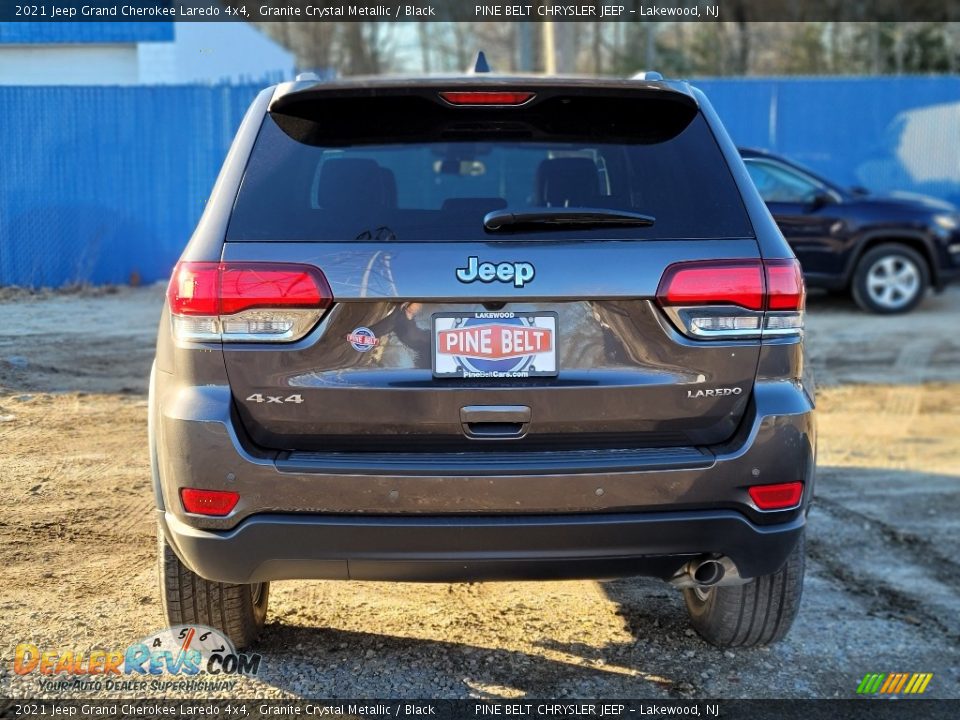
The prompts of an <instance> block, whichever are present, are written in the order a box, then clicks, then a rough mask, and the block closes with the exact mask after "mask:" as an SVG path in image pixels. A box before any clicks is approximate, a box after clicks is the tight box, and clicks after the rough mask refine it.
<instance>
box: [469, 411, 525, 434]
mask: <svg viewBox="0 0 960 720" xmlns="http://www.w3.org/2000/svg"><path fill="white" fill-rule="evenodd" d="M460 423H461V424H462V425H463V434H464V435H466V436H467V437H470V438H476V439H480V440H482V439H488V440H497V439H506V438H521V437H523V436H524V435H525V434H526V432H527V425H529V423H530V408H528V407H527V406H526V405H468V406H466V407H462V408H460Z"/></svg>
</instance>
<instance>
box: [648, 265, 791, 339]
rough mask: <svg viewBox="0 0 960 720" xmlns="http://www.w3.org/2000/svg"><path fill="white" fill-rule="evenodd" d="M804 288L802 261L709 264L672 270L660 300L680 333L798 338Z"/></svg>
mask: <svg viewBox="0 0 960 720" xmlns="http://www.w3.org/2000/svg"><path fill="white" fill-rule="evenodd" d="M804 297H805V295H804V285H803V275H802V273H801V271H800V265H799V263H798V262H797V261H796V260H767V261H762V260H707V261H695V262H685V263H676V264H674V265H671V266H670V267H668V268H667V270H666V272H664V274H663V277H662V279H661V280H660V287H659V288H658V289H657V301H658V302H659V304H660V306H661V307H662V308H663V309H664V311H665V312H666V313H667V314H668V315H669V316H670V318H671V319H672V320H673V321H674V323H675V324H676V325H677V327H678V328H679V329H681V330H682V331H683V332H684V333H686V334H687V335H689V336H691V337H695V338H701V339H721V338H726V339H730V338H733V339H747V338H758V337H767V336H777V335H796V334H798V333H799V332H800V331H801V330H802V329H803V308H804Z"/></svg>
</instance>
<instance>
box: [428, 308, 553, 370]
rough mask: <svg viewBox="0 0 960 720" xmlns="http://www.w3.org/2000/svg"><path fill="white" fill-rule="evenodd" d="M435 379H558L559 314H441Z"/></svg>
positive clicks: (436, 332)
mask: <svg viewBox="0 0 960 720" xmlns="http://www.w3.org/2000/svg"><path fill="white" fill-rule="evenodd" d="M433 374H434V377H458V378H525V377H544V376H546V377H550V376H553V375H556V374H557V314H556V313H553V312H476V313H438V314H436V315H434V316H433Z"/></svg>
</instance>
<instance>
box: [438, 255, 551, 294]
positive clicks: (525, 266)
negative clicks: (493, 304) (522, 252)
mask: <svg viewBox="0 0 960 720" xmlns="http://www.w3.org/2000/svg"><path fill="white" fill-rule="evenodd" d="M534 275H536V270H534V268H533V265H532V264H531V263H528V262H512V263H511V262H502V263H496V264H494V263H491V262H485V263H482V262H480V258H478V257H477V256H476V255H471V256H470V257H468V258H467V266H466V267H465V268H457V280H459V281H460V282H462V283H472V282H473V281H474V280H479V281H480V282H485V283H489V282H493V281H494V280H498V281H500V282H512V283H513V284H514V286H515V287H518V288H519V287H523V286H524V285H525V284H526V283H528V282H530V281H531V280H533V276H534Z"/></svg>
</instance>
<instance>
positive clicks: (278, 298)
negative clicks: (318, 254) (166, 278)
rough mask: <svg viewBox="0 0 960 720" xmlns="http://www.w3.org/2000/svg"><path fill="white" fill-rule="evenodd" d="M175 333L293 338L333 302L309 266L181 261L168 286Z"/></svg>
mask: <svg viewBox="0 0 960 720" xmlns="http://www.w3.org/2000/svg"><path fill="white" fill-rule="evenodd" d="M167 301H168V304H169V306H170V314H171V317H172V319H173V332H174V336H175V337H176V338H177V339H179V340H189V341H195V342H211V341H217V342H218V341H224V342H293V341H294V340H299V339H300V338H302V337H303V336H304V335H306V334H307V333H308V332H310V330H311V329H312V328H313V327H314V326H315V325H316V324H317V322H318V321H319V320H320V318H321V317H322V316H323V313H324V312H325V311H326V310H327V308H329V307H330V305H331V304H332V303H333V294H332V293H331V292H330V286H329V285H328V284H327V280H326V278H325V277H324V276H323V273H321V272H320V271H319V270H317V269H316V268H314V267H311V266H309V265H293V264H277V263H215V262H181V263H178V264H177V267H176V268H175V269H174V271H173V277H171V278H170V285H169V287H168V288H167Z"/></svg>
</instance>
